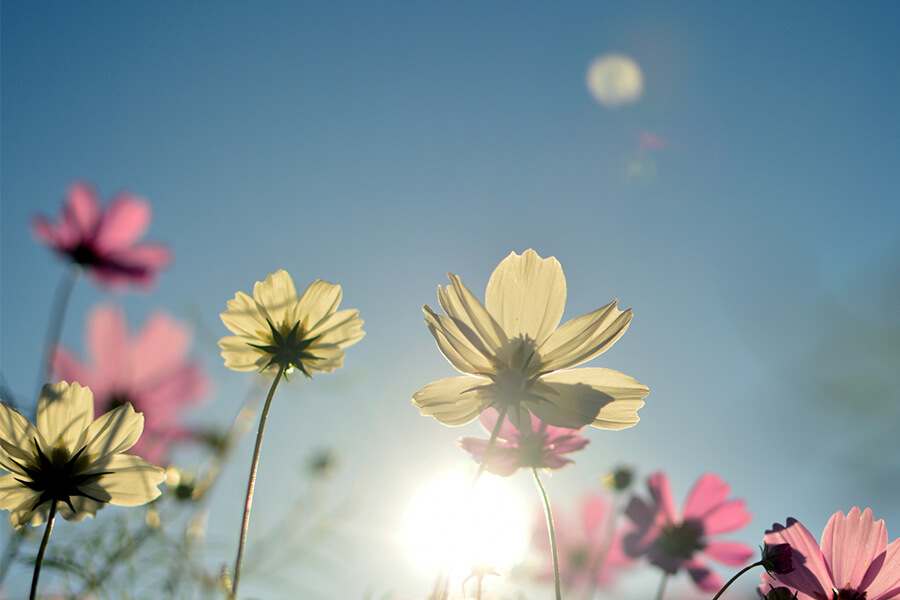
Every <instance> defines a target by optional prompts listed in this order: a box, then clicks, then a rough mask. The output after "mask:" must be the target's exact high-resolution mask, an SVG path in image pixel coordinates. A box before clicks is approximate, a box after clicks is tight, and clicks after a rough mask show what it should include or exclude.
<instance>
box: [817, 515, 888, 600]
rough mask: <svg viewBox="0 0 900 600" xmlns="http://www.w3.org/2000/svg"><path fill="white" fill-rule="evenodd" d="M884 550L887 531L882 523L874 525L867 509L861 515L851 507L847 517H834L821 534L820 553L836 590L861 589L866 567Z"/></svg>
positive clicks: (873, 519) (873, 520)
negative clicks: (827, 566)
mask: <svg viewBox="0 0 900 600" xmlns="http://www.w3.org/2000/svg"><path fill="white" fill-rule="evenodd" d="M886 548H887V528H886V527H885V525H884V521H878V522H877V523H876V522H875V518H874V517H873V516H872V509H870V508H867V509H866V510H865V512H862V513H861V512H860V510H859V507H858V506H854V507H853V508H852V509H851V510H850V512H848V513H847V516H846V517H845V516H844V513H842V512H840V511H838V512H836V513H834V514H833V515H832V516H831V518H830V519H829V520H828V524H827V525H826V526H825V532H824V533H823V534H822V553H823V554H824V555H825V561H826V562H827V563H828V565H829V566H830V567H831V577H832V581H833V582H834V584H835V587H837V589H839V590H842V589H844V588H847V589H851V590H856V589H860V587H859V586H860V584H861V583H862V580H863V577H864V576H865V575H866V570H867V568H868V566H869V565H870V564H871V563H872V561H873V560H874V558H875V557H876V556H878V555H879V554H881V553H882V552H884V551H885V549H886Z"/></svg>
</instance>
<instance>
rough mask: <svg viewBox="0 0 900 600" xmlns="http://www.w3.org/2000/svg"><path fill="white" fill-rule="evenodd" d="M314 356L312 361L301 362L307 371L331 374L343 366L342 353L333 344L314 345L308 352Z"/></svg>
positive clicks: (339, 348) (338, 347)
mask: <svg viewBox="0 0 900 600" xmlns="http://www.w3.org/2000/svg"><path fill="white" fill-rule="evenodd" d="M309 352H310V354H312V355H313V356H315V357H316V358H315V359H314V360H309V361H303V362H304V364H305V365H306V370H307V371H310V372H312V371H321V372H323V373H331V372H332V371H334V370H335V369H339V368H340V367H342V366H344V351H343V350H341V347H340V346H337V345H334V344H322V345H318V344H317V345H315V346H313V347H312V348H310V350H309Z"/></svg>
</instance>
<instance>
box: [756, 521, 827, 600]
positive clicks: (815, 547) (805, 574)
mask: <svg viewBox="0 0 900 600" xmlns="http://www.w3.org/2000/svg"><path fill="white" fill-rule="evenodd" d="M763 539H764V541H765V543H766V544H768V545H769V546H774V545H775V544H790V545H791V550H792V551H793V556H792V558H791V564H792V565H793V566H794V570H793V571H791V572H790V573H786V574H783V575H778V576H777V581H779V582H781V583H783V584H785V585H787V586H789V587H792V588H794V589H796V590H799V591H801V592H803V593H805V594H807V595H809V596H814V597H820V598H830V597H831V595H832V588H833V587H834V584H833V582H832V580H831V573H830V572H829V570H828V566H827V565H826V564H825V556H824V555H823V554H822V549H821V548H820V547H819V544H818V542H816V539H815V538H814V537H813V536H812V534H811V533H810V532H809V531H808V530H807V529H806V527H804V526H803V524H802V523H800V522H799V521H797V520H796V519H788V520H787V525H786V526H785V525H779V524H777V523H776V524H775V525H773V526H772V529H771V530H770V531H767V532H766V535H765V538H763Z"/></svg>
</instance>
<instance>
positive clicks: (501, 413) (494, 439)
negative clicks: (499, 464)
mask: <svg viewBox="0 0 900 600" xmlns="http://www.w3.org/2000/svg"><path fill="white" fill-rule="evenodd" d="M506 410H507V407H505V406H504V407H503V408H501V409H500V410H498V411H497V423H496V424H495V425H494V429H493V430H492V431H491V437H490V439H489V440H488V443H487V446H486V447H485V448H484V456H482V457H481V464H480V465H478V472H476V473H475V479H473V480H472V488H471V489H472V490H474V489H475V486H476V485H477V484H478V480H479V479H481V476H482V474H484V470H485V469H486V468H487V464H488V460H489V459H490V455H491V451H493V449H494V446H495V445H497V436H498V435H500V428H501V427H502V426H503V419H504V418H505V417H506Z"/></svg>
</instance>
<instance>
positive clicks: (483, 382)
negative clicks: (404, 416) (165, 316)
mask: <svg viewBox="0 0 900 600" xmlns="http://www.w3.org/2000/svg"><path fill="white" fill-rule="evenodd" d="M449 277H450V282H451V284H452V285H448V286H447V287H446V288H441V287H440V286H438V301H439V302H440V305H441V308H443V309H444V312H445V313H446V315H440V314H437V313H436V312H435V311H433V310H432V309H431V307H429V306H427V305H426V306H425V307H424V311H425V322H426V324H427V325H428V328H429V329H430V330H431V333H432V335H433V336H434V339H435V340H436V341H437V345H438V348H439V349H440V351H441V352H442V353H443V354H444V356H446V357H447V360H449V361H450V363H451V364H452V365H453V366H454V367H455V368H456V369H457V370H459V371H460V372H462V373H465V374H466V375H465V376H463V377H453V378H450V379H441V380H439V381H435V382H433V383H430V384H428V385H426V386H425V387H424V388H422V389H421V390H419V391H418V392H416V393H415V394H414V395H413V404H415V405H416V406H418V407H419V409H420V410H421V412H422V414H423V415H431V416H433V417H434V418H435V419H437V420H438V421H440V422H441V423H444V424H445V425H462V424H464V423H468V422H469V421H471V420H472V419H474V418H475V417H477V416H478V415H479V414H481V411H483V410H484V409H485V408H487V407H488V406H493V407H495V408H497V409H498V410H500V411H505V412H506V414H507V415H508V416H509V419H510V421H512V422H513V423H514V424H515V425H516V427H519V426H520V425H521V424H523V423H524V424H527V423H528V422H529V421H528V412H531V413H533V414H534V416H536V417H537V418H539V419H540V420H542V421H544V422H545V423H548V424H550V425H553V426H555V427H568V428H572V429H577V428H580V427H584V426H585V425H593V426H594V427H599V428H601V429H624V428H626V427H631V426H632V425H634V424H635V423H637V422H638V415H637V410H638V409H639V408H641V407H642V406H643V405H644V402H643V400H642V398H644V397H645V396H646V395H647V394H648V393H649V392H650V390H649V389H648V388H647V386H645V385H643V384H641V383H638V382H637V381H635V379H634V378H632V377H629V376H628V375H624V374H622V373H619V372H618V371H613V370H612V369H601V368H583V369H570V367H574V366H576V365H579V364H581V363H583V362H585V361H588V360H590V359H592V358H594V357H595V356H597V355H598V354H600V353H601V352H604V351H605V350H607V349H608V348H609V347H610V346H612V345H613V343H614V342H615V341H616V340H617V339H619V337H620V336H621V335H622V334H623V333H625V330H626V329H627V328H628V324H629V322H630V321H631V316H632V315H631V310H626V311H624V312H623V311H620V310H618V309H617V308H616V301H613V302H611V303H609V304H607V305H606V306H604V307H603V308H600V309H598V310H595V311H594V312H592V313H588V314H586V315H583V316H581V317H578V318H576V319H572V320H571V321H569V322H567V323H565V324H564V325H562V326H561V327H559V328H557V325H559V322H560V319H561V318H562V314H563V308H564V307H565V303H566V279H565V276H564V275H563V271H562V267H561V266H560V264H559V261H557V260H556V259H555V258H553V257H551V258H546V259H544V258H541V257H540V256H538V254H537V253H536V252H535V251H534V250H526V251H525V253H523V254H522V255H521V256H520V255H518V254H516V253H514V252H513V253H510V255H509V256H507V257H506V258H505V259H504V260H503V262H501V263H500V265H499V266H498V267H497V268H496V269H495V270H494V272H493V274H492V275H491V279H490V281H489V282H488V285H487V293H486V295H485V304H482V303H481V302H480V301H479V300H478V298H476V297H475V296H474V295H473V294H472V292H470V291H469V290H468V289H467V288H466V287H465V286H464V285H463V283H462V281H461V280H460V279H459V277H457V276H456V275H452V274H450V275H449Z"/></svg>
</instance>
